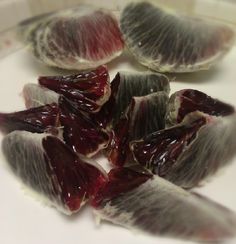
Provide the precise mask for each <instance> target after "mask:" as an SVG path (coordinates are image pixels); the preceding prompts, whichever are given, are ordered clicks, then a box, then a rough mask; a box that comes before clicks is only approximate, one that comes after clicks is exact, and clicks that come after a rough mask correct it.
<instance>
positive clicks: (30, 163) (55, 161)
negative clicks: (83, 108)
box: [2, 131, 106, 214]
mask: <svg viewBox="0 0 236 244" xmlns="http://www.w3.org/2000/svg"><path fill="white" fill-rule="evenodd" d="M2 150H3V153H4V155H5V157H6V160H7V162H8V164H9V165H10V167H11V169H12V170H13V172H14V173H15V174H16V175H17V176H18V177H19V178H20V179H21V180H22V181H23V182H24V183H25V184H26V185H28V186H29V187H31V188H32V189H33V190H35V191H36V192H38V193H39V194H41V195H42V196H43V197H44V198H45V199H46V200H48V201H49V202H50V203H51V204H52V205H53V206H55V207H56V208H58V209H59V210H60V211H62V212H64V213H66V214H71V213H73V212H76V211H78V210H79V209H80V206H81V205H82V204H83V203H84V202H85V201H87V199H88V197H89V195H91V194H93V192H94V190H95V188H96V187H98V185H99V184H100V183H102V182H103V181H105V180H106V177H105V176H104V175H103V172H101V171H100V170H99V169H98V168H97V167H95V166H94V165H92V164H89V163H87V162H86V161H84V160H83V159H81V158H79V157H78V155H76V154H75V153H74V152H73V151H72V150H71V149H70V148H69V147H68V146H66V145H65V144H64V143H63V142H62V141H61V140H60V139H58V138H57V137H54V136H51V135H49V134H36V133H30V132H26V131H15V132H12V133H10V134H8V135H7V136H6V137H5V138H4V139H3V142H2Z"/></svg>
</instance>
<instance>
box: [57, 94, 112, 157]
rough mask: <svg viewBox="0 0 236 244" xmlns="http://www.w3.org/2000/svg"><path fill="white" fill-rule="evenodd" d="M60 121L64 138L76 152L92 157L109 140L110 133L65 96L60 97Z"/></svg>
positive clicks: (105, 145)
mask: <svg viewBox="0 0 236 244" xmlns="http://www.w3.org/2000/svg"><path fill="white" fill-rule="evenodd" d="M59 107H60V117H59V119H60V123H61V126H62V127H63V138H64V141H65V142H66V144H67V145H69V146H70V148H72V149H73V150H74V151H75V152H76V153H78V154H81V155H84V156H87V157H92V156H93V155H95V154H96V153H98V152H99V151H101V150H102V149H104V148H105V147H107V145H108V142H109V139H110V138H109V134H108V133H107V132H106V131H105V130H103V129H101V128H100V126H99V125H98V124H97V123H96V122H94V121H92V120H91V118H90V117H89V115H87V114H84V113H82V112H81V111H79V110H77V109H76V108H75V107H74V106H73V103H72V102H70V101H69V100H67V99H66V98H64V97H61V98H60V99H59Z"/></svg>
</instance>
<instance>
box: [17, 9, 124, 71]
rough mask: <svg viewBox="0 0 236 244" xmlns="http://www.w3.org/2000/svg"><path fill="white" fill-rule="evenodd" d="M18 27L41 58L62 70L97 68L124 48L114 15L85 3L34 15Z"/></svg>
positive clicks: (42, 60) (35, 53) (34, 52)
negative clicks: (41, 14)
mask: <svg viewBox="0 0 236 244" xmlns="http://www.w3.org/2000/svg"><path fill="white" fill-rule="evenodd" d="M19 29H20V32H22V33H23V39H24V40H25V41H26V42H27V43H29V44H30V47H31V49H32V51H33V54H34V55H35V57H36V58H38V60H40V61H41V62H43V63H45V64H47V65H50V66H55V67H59V68H63V69H69V70H86V69H91V68H95V67H98V66H99V65H102V64H106V63H108V62H109V61H111V60H112V59H114V58H115V57H117V56H119V55H120V54H121V53H122V51H123V48H124V42H123V40H122V35H121V32H120V29H119V26H118V21H117V20H116V18H115V16H113V14H112V13H110V12H109V11H106V10H104V9H100V8H93V7H91V6H86V5H79V6H76V7H73V8H70V9H65V10H61V11H58V12H54V13H52V14H48V15H43V16H39V17H34V18H33V19H29V20H28V21H24V22H23V23H21V24H20V26H19Z"/></svg>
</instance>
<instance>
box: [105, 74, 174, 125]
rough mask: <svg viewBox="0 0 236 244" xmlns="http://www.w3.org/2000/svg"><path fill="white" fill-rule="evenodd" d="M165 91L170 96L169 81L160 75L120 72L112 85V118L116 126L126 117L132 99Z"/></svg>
mask: <svg viewBox="0 0 236 244" xmlns="http://www.w3.org/2000/svg"><path fill="white" fill-rule="evenodd" d="M160 91H164V92H166V93H167V94H169V91H170V85H169V80H168V78H167V77H166V76H165V75H162V74H158V73H149V72H147V73H126V72H119V73H117V75H116V76H115V78H114V80H113V81H112V83H111V98H110V99H111V100H113V107H112V111H111V112H112V117H113V121H114V122H113V124H114V125H115V124H116V123H117V122H118V121H119V119H120V118H121V117H122V116H123V115H124V113H125V111H126V109H127V107H128V106H129V104H130V102H131V100H132V97H140V96H146V95H149V94H151V93H155V92H160Z"/></svg>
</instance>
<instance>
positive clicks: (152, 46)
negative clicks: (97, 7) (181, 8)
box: [120, 2, 234, 72]
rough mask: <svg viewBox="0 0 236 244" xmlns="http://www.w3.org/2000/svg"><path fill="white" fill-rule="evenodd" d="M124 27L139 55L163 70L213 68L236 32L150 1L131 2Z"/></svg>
mask: <svg viewBox="0 0 236 244" xmlns="http://www.w3.org/2000/svg"><path fill="white" fill-rule="evenodd" d="M120 26H121V31H122V33H123V37H124V40H125V43H126V45H127V47H128V48H129V50H130V51H131V53H132V54H133V55H134V56H135V58H136V59H137V60H138V61H139V62H140V63H141V64H143V65H145V66H147V67H149V68H150V69H153V70H156V71H160V72H193V71H198V70H205V69H209V68H210V67H211V66H213V65H215V64H216V63H217V62H218V61H220V60H221V59H222V57H223V56H224V55H225V54H226V53H227V52H228V51H229V50H230V48H231V47H232V46H233V43H234V31H233V30H232V29H231V28H230V27H228V26H226V25H224V24H222V23H218V22H213V21H210V20H205V19H201V18H197V17H195V16H187V15H184V14H180V13H174V11H173V12H171V11H166V10H164V9H162V8H159V7H157V6H154V5H152V4H151V3H148V2H138V3H130V4H128V5H127V6H126V7H125V8H124V10H123V12H122V14H121V20H120Z"/></svg>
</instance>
